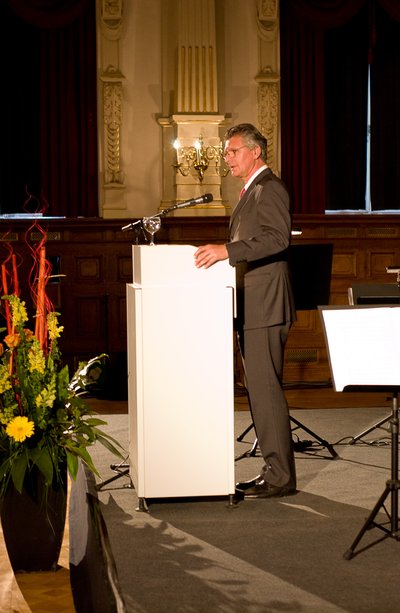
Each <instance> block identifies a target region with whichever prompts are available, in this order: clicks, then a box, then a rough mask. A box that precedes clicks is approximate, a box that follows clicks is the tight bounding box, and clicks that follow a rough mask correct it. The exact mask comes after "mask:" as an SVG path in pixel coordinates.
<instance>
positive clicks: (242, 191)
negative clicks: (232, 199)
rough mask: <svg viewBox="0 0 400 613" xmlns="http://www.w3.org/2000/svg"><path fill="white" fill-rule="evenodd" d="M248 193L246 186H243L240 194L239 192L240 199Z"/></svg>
mask: <svg viewBox="0 0 400 613" xmlns="http://www.w3.org/2000/svg"><path fill="white" fill-rule="evenodd" d="M245 193H246V190H245V189H244V187H242V189H241V190H240V194H239V200H240V199H241V198H242V196H243V195H244V194H245Z"/></svg>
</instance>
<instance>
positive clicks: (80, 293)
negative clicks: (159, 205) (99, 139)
mask: <svg viewBox="0 0 400 613" xmlns="http://www.w3.org/2000/svg"><path fill="white" fill-rule="evenodd" d="M131 221H132V220H131V219H130V220H123V219H122V220H102V219H54V220H51V219H48V220H41V225H42V227H44V228H45V229H46V230H47V232H48V234H47V245H46V248H47V255H48V256H49V257H50V258H51V259H52V261H54V262H56V263H57V273H60V274H61V275H63V276H61V277H59V278H56V279H54V280H53V282H52V283H51V285H49V288H48V289H49V296H50V298H51V300H52V301H53V303H54V305H55V306H56V308H57V310H58V311H59V312H60V313H61V321H62V324H63V325H64V327H65V332H64V335H63V337H62V340H61V348H62V350H63V354H64V357H65V359H67V360H68V362H69V363H70V364H71V367H75V366H77V364H78V363H79V361H80V360H86V359H90V358H91V357H94V356H95V355H97V354H99V353H102V352H105V353H108V354H109V355H110V356H111V358H112V360H114V361H115V363H116V364H117V368H118V374H119V376H120V377H121V380H122V381H123V380H124V377H125V376H126V374H125V373H124V369H125V368H126V313H125V307H126V303H125V292H126V283H129V282H130V281H131V280H132V242H133V241H134V240H135V237H134V234H133V233H131V232H122V231H121V228H122V227H123V226H125V225H127V224H128V223H130V222H131ZM228 224H229V219H228V218H227V217H220V216H218V217H170V218H168V217H166V218H164V219H163V222H162V227H161V230H160V231H159V232H158V233H157V235H156V244H157V243H171V244H192V245H199V244H201V243H205V242H218V243H222V242H225V240H226V239H227V236H228ZM31 225H32V222H31V221H27V220H10V219H7V220H1V221H0V257H1V259H2V260H4V259H6V257H7V256H8V250H7V248H6V242H7V241H8V242H10V243H11V245H12V247H13V249H14V250H15V252H17V253H18V254H19V256H21V258H19V266H20V280H21V286H22V287H23V288H24V291H25V293H26V294H28V286H27V283H26V281H25V280H26V279H27V278H28V274H29V270H30V267H31V255H30V252H29V249H28V247H27V246H26V244H25V241H24V236H25V232H26V231H27V230H28V229H29V228H30V227H31ZM293 225H294V227H296V228H301V230H302V234H301V236H296V237H294V239H293V243H294V244H320V243H332V244H333V261H332V278H331V286H330V300H329V303H330V304H333V305H342V304H347V303H348V298H347V291H348V288H349V286H351V285H352V284H354V283H391V282H393V283H395V282H396V279H395V275H389V274H388V273H387V272H386V267H387V266H395V265H398V264H400V241H399V237H400V223H399V217H398V216H397V215H379V216H367V215H347V216H346V215H303V216H295V217H294V220H293ZM29 237H30V239H31V240H32V239H33V240H34V241H38V240H39V239H40V238H41V234H40V232H38V231H37V229H35V228H31V230H30V232H29ZM316 265H318V262H316ZM27 299H28V301H29V298H28V296H27ZM160 319H162V305H160ZM164 325H168V322H165V324H164ZM329 377H330V371H329V365H328V361H327V354H326V347H325V341H324V336H323V332H322V326H321V321H320V318H319V314H318V311H316V310H313V311H299V312H298V319H297V321H296V322H295V324H294V325H293V327H292V330H291V332H290V335H289V340H288V344H287V350H286V356H285V372H284V379H285V381H288V382H296V381H302V382H307V381H310V382H312V381H324V380H328V379H329Z"/></svg>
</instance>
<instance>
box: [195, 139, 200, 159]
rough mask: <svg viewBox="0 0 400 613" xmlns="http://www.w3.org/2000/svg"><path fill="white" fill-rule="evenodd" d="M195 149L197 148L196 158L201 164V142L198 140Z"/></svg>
mask: <svg viewBox="0 0 400 613" xmlns="http://www.w3.org/2000/svg"><path fill="white" fill-rule="evenodd" d="M194 146H195V149H196V159H197V164H200V162H201V156H200V142H199V141H198V140H197V141H196V142H195V144H194Z"/></svg>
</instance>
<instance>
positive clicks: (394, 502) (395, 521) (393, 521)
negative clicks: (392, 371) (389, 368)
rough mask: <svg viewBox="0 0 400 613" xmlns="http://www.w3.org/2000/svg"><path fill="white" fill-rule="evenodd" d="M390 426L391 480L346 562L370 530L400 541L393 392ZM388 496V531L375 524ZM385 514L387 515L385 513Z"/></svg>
mask: <svg viewBox="0 0 400 613" xmlns="http://www.w3.org/2000/svg"><path fill="white" fill-rule="evenodd" d="M390 426H391V444H392V454H391V478H390V479H388V481H387V482H386V487H385V490H384V492H383V493H382V495H381V496H380V498H379V500H378V502H377V503H376V505H375V506H374V508H373V510H372V511H371V513H370V515H369V516H368V518H367V520H366V522H365V524H364V526H363V527H362V528H361V530H360V531H359V533H358V534H357V536H356V538H355V539H354V541H353V543H352V545H351V547H349V549H348V550H347V551H346V552H345V553H344V554H343V557H344V558H345V559H346V560H351V558H352V557H353V556H354V550H355V548H356V547H357V545H358V543H359V542H360V540H361V539H362V537H363V536H364V534H365V532H366V531H367V530H368V529H369V528H371V527H375V528H379V529H381V530H383V532H385V533H386V534H387V535H388V536H391V537H392V538H395V539H396V540H400V535H399V530H398V528H399V517H398V511H399V503H398V500H399V499H398V495H399V489H400V481H399V478H398V476H399V449H398V445H399V409H398V392H397V391H395V392H393V399H392V414H391V418H390ZM389 494H390V497H391V498H390V503H391V509H390V530H388V529H387V528H386V527H385V526H383V525H381V524H378V523H376V522H375V521H374V520H375V517H376V515H377V514H378V512H379V510H380V508H381V507H383V508H384V510H385V511H386V509H385V507H384V502H385V500H386V498H387V497H388V495H389ZM386 514H387V515H388V513H387V511H386Z"/></svg>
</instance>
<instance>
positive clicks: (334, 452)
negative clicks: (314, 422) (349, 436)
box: [290, 415, 339, 459]
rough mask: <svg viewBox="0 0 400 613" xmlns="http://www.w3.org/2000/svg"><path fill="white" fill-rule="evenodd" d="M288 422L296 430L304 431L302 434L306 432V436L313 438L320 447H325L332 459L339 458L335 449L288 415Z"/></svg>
mask: <svg viewBox="0 0 400 613" xmlns="http://www.w3.org/2000/svg"><path fill="white" fill-rule="evenodd" d="M290 421H293V422H294V423H295V424H296V425H297V427H298V428H301V429H302V430H304V432H307V433H308V434H310V435H311V436H313V437H314V438H315V439H316V440H317V441H319V442H320V443H321V445H322V446H323V447H325V448H326V449H327V450H328V451H329V453H330V454H331V456H332V458H334V459H336V458H338V457H339V456H338V454H337V453H336V451H335V449H334V448H333V445H331V444H330V443H328V441H325V440H324V439H323V438H321V437H320V436H318V434H316V433H315V432H313V431H312V430H310V429H309V428H307V426H304V425H303V424H302V423H301V422H300V421H298V420H297V419H295V418H294V417H292V416H291V415H290Z"/></svg>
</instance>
